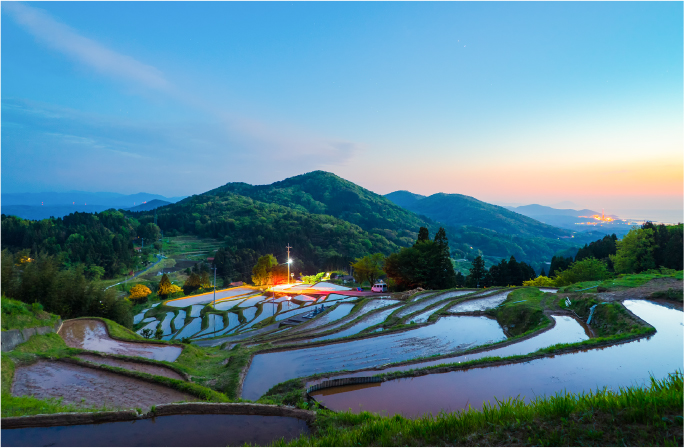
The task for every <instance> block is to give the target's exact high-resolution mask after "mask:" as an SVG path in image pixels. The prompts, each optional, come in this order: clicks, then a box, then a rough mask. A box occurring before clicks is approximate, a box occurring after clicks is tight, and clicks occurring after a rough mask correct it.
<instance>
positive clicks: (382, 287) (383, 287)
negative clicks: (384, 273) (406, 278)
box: [371, 280, 387, 292]
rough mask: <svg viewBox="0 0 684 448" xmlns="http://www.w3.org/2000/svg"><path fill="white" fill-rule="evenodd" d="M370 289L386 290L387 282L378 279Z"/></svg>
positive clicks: (376, 290) (374, 290) (375, 290)
mask: <svg viewBox="0 0 684 448" xmlns="http://www.w3.org/2000/svg"><path fill="white" fill-rule="evenodd" d="M371 291H373V292H387V283H385V282H383V281H382V280H380V281H379V282H377V283H376V284H374V285H373V287H372V288H371Z"/></svg>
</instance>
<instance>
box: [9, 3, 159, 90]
mask: <svg viewBox="0 0 684 448" xmlns="http://www.w3.org/2000/svg"><path fill="white" fill-rule="evenodd" d="M2 8H3V9H4V10H6V11H7V12H9V13H10V14H11V15H12V17H14V20H16V22H17V23H19V24H20V25H22V26H23V27H24V28H26V30H27V31H28V32H30V33H31V34H32V35H33V36H34V37H35V38H36V39H38V40H39V41H41V42H42V43H44V44H46V45H48V46H50V47H52V48H53V49H55V50H57V51H60V52H62V53H64V54H66V55H67V56H69V57H71V58H73V59H75V60H77V61H78V62H80V63H82V64H84V65H86V66H88V67H91V68H93V69H95V70H97V71H98V72H100V73H102V74H104V75H108V76H112V77H116V78H123V79H126V80H129V81H135V82H137V83H141V84H143V85H145V86H147V87H150V88H154V89H159V90H169V89H171V88H172V85H171V83H169V82H168V81H167V80H166V79H165V78H164V76H163V74H162V73H161V72H160V71H159V70H157V69H156V68H154V67H152V66H149V65H146V64H143V63H142V62H140V61H137V60H135V59H134V58H132V57H130V56H126V55H124V54H121V53H117V52H116V51H113V50H110V49H109V48H106V47H105V46H103V45H101V44H99V43H97V42H95V41H94V40H92V39H88V38H87V37H84V36H81V35H80V34H78V33H77V32H76V31H75V30H73V29H72V28H70V27H69V26H67V25H64V24H63V23H60V22H57V21H56V20H54V19H53V18H52V17H50V16H49V15H48V14H47V13H46V12H45V11H43V10H41V9H38V8H34V7H32V6H27V5H25V4H22V3H18V2H5V3H3V5H2Z"/></svg>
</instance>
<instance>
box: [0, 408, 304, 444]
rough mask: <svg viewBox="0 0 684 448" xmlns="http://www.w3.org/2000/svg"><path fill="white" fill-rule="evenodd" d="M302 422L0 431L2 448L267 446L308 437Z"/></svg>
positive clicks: (175, 421)
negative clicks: (272, 443)
mask: <svg viewBox="0 0 684 448" xmlns="http://www.w3.org/2000/svg"><path fill="white" fill-rule="evenodd" d="M308 432H309V430H308V427H307V425H306V423H305V422H304V421H302V420H299V419H296V418H293V417H273V416H268V417H266V416H261V415H213V414H202V415H193V414H188V415H168V416H163V417H156V418H153V419H143V420H135V421H130V422H115V423H100V424H98V425H75V426H54V427H48V428H21V429H3V430H2V445H3V446H243V445H245V444H251V445H262V446H263V445H268V444H270V443H271V442H272V441H274V440H276V439H279V438H281V437H284V438H285V440H286V441H287V440H291V439H293V438H296V437H299V436H300V435H301V434H306V433H308Z"/></svg>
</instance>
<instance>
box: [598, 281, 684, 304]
mask: <svg viewBox="0 0 684 448" xmlns="http://www.w3.org/2000/svg"><path fill="white" fill-rule="evenodd" d="M683 285H684V282H682V281H681V280H677V279H676V278H654V279H653V280H651V281H649V282H648V283H645V284H643V285H641V286H637V287H636V288H629V289H624V290H621V291H610V292H601V293H598V294H596V295H597V296H598V297H600V298H601V299H603V300H605V301H607V302H612V301H615V300H624V299H647V298H649V296H650V295H651V294H653V293H654V292H656V291H667V290H668V289H673V290H678V291H681V290H682V287H683Z"/></svg>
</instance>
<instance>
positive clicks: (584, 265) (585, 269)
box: [554, 257, 610, 286]
mask: <svg viewBox="0 0 684 448" xmlns="http://www.w3.org/2000/svg"><path fill="white" fill-rule="evenodd" d="M608 277H610V273H609V272H608V265H607V264H606V263H605V262H604V261H601V260H597V259H596V258H593V257H591V258H585V259H584V260H580V261H576V262H574V263H572V264H571V265H570V267H568V269H566V270H564V271H560V272H558V273H557V274H556V278H555V279H554V283H555V285H556V286H567V285H571V284H573V283H578V282H587V281H593V280H605V279H606V278H608Z"/></svg>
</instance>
